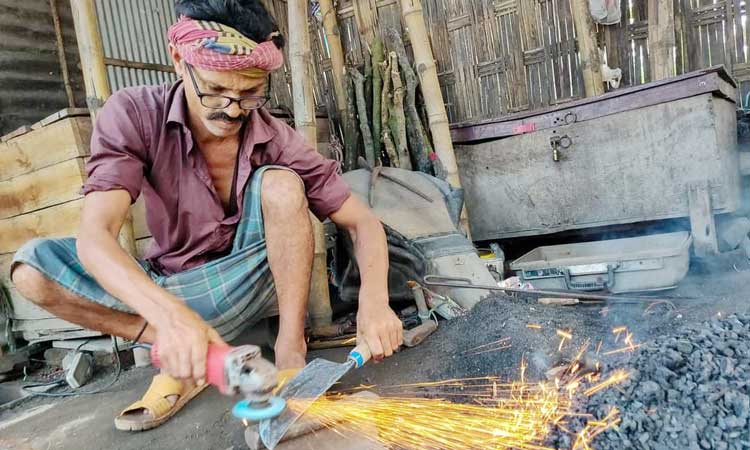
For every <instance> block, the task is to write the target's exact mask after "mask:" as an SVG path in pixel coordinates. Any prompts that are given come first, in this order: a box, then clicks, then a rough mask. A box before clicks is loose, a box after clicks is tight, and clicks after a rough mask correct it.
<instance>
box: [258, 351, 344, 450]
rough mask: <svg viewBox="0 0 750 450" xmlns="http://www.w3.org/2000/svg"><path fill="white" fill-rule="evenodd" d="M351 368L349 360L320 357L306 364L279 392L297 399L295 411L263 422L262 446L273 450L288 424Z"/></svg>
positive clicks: (261, 426) (286, 412) (285, 411)
mask: <svg viewBox="0 0 750 450" xmlns="http://www.w3.org/2000/svg"><path fill="white" fill-rule="evenodd" d="M352 367H353V365H352V363H349V362H345V363H334V362H331V361H327V360H325V359H320V358H318V359H315V360H313V361H312V362H310V363H309V364H308V365H306V366H305V368H304V369H302V370H301V371H300V373H298V374H297V376H295V377H294V378H292V380H291V381H289V382H288V383H287V384H285V385H284V386H283V387H282V388H281V390H280V391H279V393H278V394H277V395H279V396H280V397H281V398H283V399H284V400H287V401H288V400H289V399H292V398H293V399H294V400H295V408H294V411H292V410H291V409H290V408H286V409H285V410H284V412H282V413H281V415H280V416H278V417H274V418H273V419H269V420H264V421H262V422H261V423H260V425H259V432H260V439H261V441H263V445H265V446H266V448H268V449H269V450H273V449H274V448H275V447H276V445H278V443H279V442H280V441H281V439H282V438H283V437H284V434H286V432H287V430H288V429H289V427H291V426H292V424H293V423H294V422H295V421H296V420H297V419H299V418H300V416H302V414H304V413H305V411H306V410H307V408H309V407H310V405H312V403H313V402H314V401H315V400H317V399H318V397H320V396H321V395H323V394H325V392H326V391H327V390H328V389H330V387H331V386H333V385H334V384H336V382H337V381H339V379H340V378H341V377H343V376H344V375H346V373H347V372H348V371H349V369H351V368H352ZM297 405H300V406H297Z"/></svg>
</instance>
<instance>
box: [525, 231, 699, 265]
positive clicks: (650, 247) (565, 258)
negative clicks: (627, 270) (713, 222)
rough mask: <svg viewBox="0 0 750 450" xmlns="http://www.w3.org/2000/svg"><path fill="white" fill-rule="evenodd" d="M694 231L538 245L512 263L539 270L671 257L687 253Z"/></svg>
mask: <svg viewBox="0 0 750 450" xmlns="http://www.w3.org/2000/svg"><path fill="white" fill-rule="evenodd" d="M691 243H692V239H691V236H690V233H688V232H687V231H679V232H675V233H665V234H652V235H649V236H640V237H634V238H625V239H612V240H607V241H593V242H582V243H578V244H563V245H550V246H545V247H537V248H535V249H534V250H532V251H530V252H529V253H527V254H525V255H523V256H522V257H520V258H518V259H517V260H515V261H513V263H511V265H510V267H511V269H512V270H537V269H550V268H559V267H570V266H576V267H578V266H589V265H596V264H603V263H614V262H625V261H635V260H647V259H654V258H668V257H673V256H678V255H680V254H683V253H686V252H687V250H688V249H689V247H690V244H691Z"/></svg>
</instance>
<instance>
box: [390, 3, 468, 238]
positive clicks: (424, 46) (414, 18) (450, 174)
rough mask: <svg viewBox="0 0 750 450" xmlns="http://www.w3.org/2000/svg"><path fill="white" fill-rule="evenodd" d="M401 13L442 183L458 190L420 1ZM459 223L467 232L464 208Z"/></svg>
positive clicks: (403, 4)
mask: <svg viewBox="0 0 750 450" xmlns="http://www.w3.org/2000/svg"><path fill="white" fill-rule="evenodd" d="M401 13H402V15H403V18H404V24H405V25H406V28H407V30H408V33H409V40H410V41H411V44H412V50H413V51H414V63H415V65H416V67H417V74H418V75H419V82H420V83H421V85H422V96H423V98H424V103H425V107H426V109H427V119H428V121H429V125H430V131H431V132H432V142H433V145H434V146H435V153H437V156H438V158H439V159H440V162H441V163H442V164H443V168H444V169H445V171H446V174H447V176H446V180H447V181H448V182H449V183H450V184H451V185H452V186H453V187H456V188H460V187H461V180H460V179H459V176H458V165H457V164H456V154H455V152H454V151H453V141H452V140H451V133H450V128H449V126H450V123H449V122H448V114H447V113H446V111H445V101H444V100H443V94H442V92H441V90H440V82H439V80H438V76H437V68H436V66H435V57H434V56H433V54H432V46H431V44H430V37H429V35H428V34H427V26H426V25H425V21H424V16H423V15H422V2H421V0H402V1H401ZM461 223H462V225H463V227H464V229H465V230H466V231H467V232H468V231H469V227H468V219H467V216H466V209H465V208H464V210H463V211H462V212H461Z"/></svg>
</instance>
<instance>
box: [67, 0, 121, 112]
mask: <svg viewBox="0 0 750 450" xmlns="http://www.w3.org/2000/svg"><path fill="white" fill-rule="evenodd" d="M70 7H71V8H72V10H73V21H74V24H75V29H76V38H77V39H78V52H79V53H80V55H81V70H82V71H83V82H84V84H85V85H86V104H87V105H88V107H89V112H90V113H91V120H92V121H94V120H96V114H97V113H98V112H99V110H100V109H101V107H102V106H103V105H104V102H105V101H106V100H107V99H108V98H109V96H110V95H112V91H111V89H110V87H109V80H108V79H107V66H106V65H105V64H104V48H103V47H102V36H101V34H99V24H98V22H97V20H96V6H95V5H94V0H70Z"/></svg>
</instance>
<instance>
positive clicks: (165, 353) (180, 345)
mask: <svg viewBox="0 0 750 450" xmlns="http://www.w3.org/2000/svg"><path fill="white" fill-rule="evenodd" d="M155 326H156V342H155V344H156V345H157V346H158V347H159V359H160V360H161V369H162V370H163V371H165V372H166V373H167V374H168V375H170V376H172V377H175V378H180V379H183V380H188V379H192V380H195V381H196V382H197V381H198V380H202V379H204V378H205V376H206V354H207V352H208V344H209V343H213V344H222V345H226V344H225V343H224V341H223V340H222V339H221V336H219V333H217V332H216V330H214V329H213V328H212V327H211V326H209V325H208V324H207V323H206V322H205V321H204V320H203V319H202V318H201V317H200V316H199V315H198V314H197V313H196V312H195V311H193V310H192V309H190V308H188V307H187V306H184V305H179V306H178V307H176V308H175V309H173V310H172V311H171V312H170V313H169V314H167V316H166V317H165V319H164V321H162V322H160V323H156V324H155Z"/></svg>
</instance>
